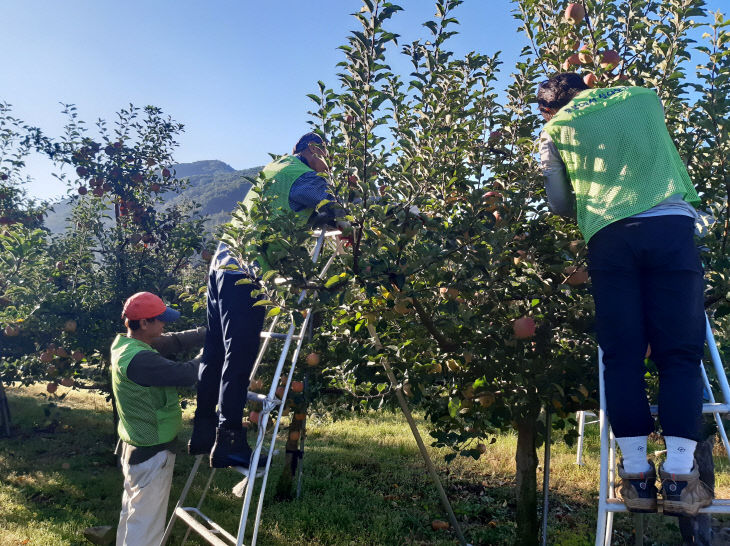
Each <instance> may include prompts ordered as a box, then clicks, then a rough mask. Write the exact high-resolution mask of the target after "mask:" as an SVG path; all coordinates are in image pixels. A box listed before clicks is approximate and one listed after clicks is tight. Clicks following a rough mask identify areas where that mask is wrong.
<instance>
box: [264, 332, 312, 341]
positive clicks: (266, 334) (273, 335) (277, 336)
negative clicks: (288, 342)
mask: <svg viewBox="0 0 730 546" xmlns="http://www.w3.org/2000/svg"><path fill="white" fill-rule="evenodd" d="M261 337H263V338H266V337H270V338H273V339H286V338H287V337H289V336H288V334H279V333H277V332H261ZM301 337H302V336H295V335H292V336H291V338H292V339H293V340H295V341H299V339H300V338H301Z"/></svg>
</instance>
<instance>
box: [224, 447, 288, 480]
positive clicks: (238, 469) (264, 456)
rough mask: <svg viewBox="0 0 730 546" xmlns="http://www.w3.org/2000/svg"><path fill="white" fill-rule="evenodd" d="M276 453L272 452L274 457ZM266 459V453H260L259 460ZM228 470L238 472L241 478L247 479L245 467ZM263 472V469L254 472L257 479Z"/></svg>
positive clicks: (233, 467) (234, 467) (232, 467)
mask: <svg viewBox="0 0 730 546" xmlns="http://www.w3.org/2000/svg"><path fill="white" fill-rule="evenodd" d="M276 453H277V451H274V455H276ZM266 457H267V455H266V453H261V456H260V458H259V460H266ZM228 468H230V469H231V470H235V471H236V472H238V473H239V474H241V475H242V476H246V477H248V468H247V467H245V466H229V467H228ZM264 470H265V469H263V468H259V469H258V470H257V471H256V477H257V478H260V477H261V476H263V475H264Z"/></svg>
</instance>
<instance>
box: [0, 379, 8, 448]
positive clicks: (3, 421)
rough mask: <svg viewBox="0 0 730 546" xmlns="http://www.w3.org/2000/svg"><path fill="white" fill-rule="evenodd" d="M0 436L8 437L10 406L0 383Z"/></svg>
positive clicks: (0, 382)
mask: <svg viewBox="0 0 730 546" xmlns="http://www.w3.org/2000/svg"><path fill="white" fill-rule="evenodd" d="M0 436H10V406H8V398H7V396H5V387H4V386H3V382H2V381H0Z"/></svg>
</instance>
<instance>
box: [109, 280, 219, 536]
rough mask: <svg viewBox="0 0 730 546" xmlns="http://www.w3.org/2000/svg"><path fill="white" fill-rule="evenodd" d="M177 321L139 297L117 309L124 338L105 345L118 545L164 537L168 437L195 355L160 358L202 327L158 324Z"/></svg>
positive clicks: (192, 340)
mask: <svg viewBox="0 0 730 546" xmlns="http://www.w3.org/2000/svg"><path fill="white" fill-rule="evenodd" d="M179 317H180V312H179V311H176V310H174V309H171V308H169V307H167V306H166V305H165V304H164V302H163V301H162V300H161V299H160V298H159V297H158V296H156V295H154V294H152V293H150V292H138V293H137V294H134V295H133V296H131V297H130V298H129V299H128V300H127V301H126V302H125V304H124V310H123V312H122V318H123V320H124V323H125V326H126V327H127V333H126V334H119V335H117V337H116V338H115V339H114V342H113V343H112V346H111V374H112V391H113V392H114V403H115V405H116V409H117V413H118V415H119V424H118V427H117V432H118V434H119V438H120V439H121V441H122V451H121V462H122V472H123V474H124V494H123V496H122V511H121V514H120V517H119V526H118V528H117V546H122V545H125V546H126V545H128V546H145V545H149V546H157V545H158V544H159V543H160V540H161V539H162V535H163V532H164V527H165V517H166V514H167V501H168V497H169V495H170V484H171V483H172V470H173V466H174V465H175V453H174V451H175V447H174V444H175V438H176V437H177V434H178V432H179V431H180V428H181V426H182V411H181V409H180V402H179V397H178V393H177V387H190V386H192V385H194V384H195V381H196V379H197V376H198V365H199V363H200V358H201V355H198V356H197V357H195V358H193V359H192V360H189V361H187V362H175V361H173V360H168V359H167V358H166V356H171V355H173V354H176V353H180V352H185V351H188V350H190V349H196V348H198V347H200V346H202V344H203V341H204V339H205V328H198V329H195V330H187V331H184V332H177V333H163V330H164V328H165V324H167V323H168V322H173V321H175V320H177V319H178V318H179Z"/></svg>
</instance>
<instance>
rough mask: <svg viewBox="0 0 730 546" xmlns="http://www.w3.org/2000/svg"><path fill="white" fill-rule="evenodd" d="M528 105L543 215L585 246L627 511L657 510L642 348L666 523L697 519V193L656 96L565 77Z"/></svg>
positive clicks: (704, 497)
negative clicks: (539, 123)
mask: <svg viewBox="0 0 730 546" xmlns="http://www.w3.org/2000/svg"><path fill="white" fill-rule="evenodd" d="M537 102H538V107H539V110H540V112H541V113H542V115H543V117H544V118H545V120H546V121H547V124H546V125H545V127H544V130H543V131H542V133H541V135H540V159H541V164H542V169H543V172H544V174H545V177H546V185H545V187H546V193H547V198H548V202H549V205H550V207H551V209H552V210H553V212H555V213H558V214H561V215H564V216H572V217H575V218H576V219H577V222H578V227H579V228H580V230H581V232H582V233H583V237H584V238H585V240H586V242H587V243H588V267H589V272H590V276H591V286H592V293H593V297H594V300H595V306H596V334H597V337H598V343H599V345H600V347H601V348H602V350H603V362H604V366H605V373H604V381H605V383H604V384H605V394H606V408H607V414H608V419H609V421H610V423H611V427H612V429H613V432H614V434H615V435H616V440H617V442H618V444H619V447H620V448H621V453H622V455H623V458H622V461H621V462H620V463H619V465H618V473H619V476H620V477H621V478H622V484H621V489H620V493H621V496H622V498H623V500H624V502H625V504H626V506H627V508H628V509H629V510H631V511H634V512H655V511H656V510H657V488H656V479H657V473H656V469H655V467H654V464H653V463H652V462H649V461H648V460H647V436H648V435H649V434H650V433H651V432H653V431H654V420H653V419H652V416H651V413H650V408H649V403H648V401H647V394H646V383H645V380H644V375H645V372H646V369H645V366H644V360H645V355H646V352H647V347H648V346H650V347H651V359H652V360H653V362H654V363H655V364H656V367H657V369H658V371H659V400H658V403H659V419H660V422H661V426H662V433H663V435H664V439H665V442H666V447H667V457H666V460H665V461H664V463H663V464H662V465H661V467H660V468H659V478H660V482H661V492H662V496H663V498H664V513H665V514H668V515H676V516H694V515H696V514H697V512H698V511H699V510H700V508H702V507H705V506H708V505H709V504H711V503H712V497H713V493H712V491H711V490H710V489H709V488H708V487H707V486H706V485H705V484H704V483H703V482H701V481H700V479H699V472H698V469H697V465H696V463H695V462H694V450H695V446H696V443H697V440H699V439H700V430H701V426H700V425H701V417H702V393H703V383H702V377H701V371H700V363H701V360H702V356H703V350H704V339H705V335H704V334H705V314H704V298H703V290H704V282H703V270H702V266H701V264H700V259H699V254H698V250H697V247H696V245H695V243H694V225H695V220H696V218H697V213H696V211H695V208H694V205H697V204H698V203H699V198H698V196H697V192H696V191H695V188H694V186H693V184H692V181H691V180H690V178H689V174H688V173H687V169H686V168H685V165H684V163H683V162H682V159H681V158H680V156H679V153H678V152H677V149H676V147H675V146H674V143H673V142H672V139H671V137H670V135H669V132H668V130H667V127H666V124H665V121H664V110H663V108H662V104H661V102H660V101H659V98H658V97H657V95H656V93H655V92H654V91H652V90H650V89H644V88H641V87H613V88H608V89H589V88H588V87H587V86H586V85H585V83H584V82H583V79H582V78H581V77H580V76H579V75H577V74H572V73H565V74H559V75H557V76H555V77H553V78H550V79H549V80H547V81H545V82H543V83H542V84H540V87H539V89H538V93H537Z"/></svg>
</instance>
